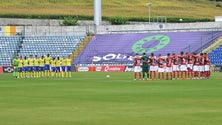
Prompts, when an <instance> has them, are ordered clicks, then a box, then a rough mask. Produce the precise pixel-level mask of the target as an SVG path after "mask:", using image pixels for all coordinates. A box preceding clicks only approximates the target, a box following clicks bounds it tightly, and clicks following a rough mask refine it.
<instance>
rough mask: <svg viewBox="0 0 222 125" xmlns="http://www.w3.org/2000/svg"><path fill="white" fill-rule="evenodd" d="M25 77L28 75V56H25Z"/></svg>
mask: <svg viewBox="0 0 222 125" xmlns="http://www.w3.org/2000/svg"><path fill="white" fill-rule="evenodd" d="M23 77H24V78H27V77H28V60H27V58H26V56H25V57H24V60H23Z"/></svg>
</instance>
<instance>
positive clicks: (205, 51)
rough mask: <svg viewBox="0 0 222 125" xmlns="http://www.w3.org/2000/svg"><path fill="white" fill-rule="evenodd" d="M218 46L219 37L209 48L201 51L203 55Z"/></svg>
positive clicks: (221, 39) (221, 40)
mask: <svg viewBox="0 0 222 125" xmlns="http://www.w3.org/2000/svg"><path fill="white" fill-rule="evenodd" d="M220 45H222V36H221V37H219V38H218V39H217V40H216V41H215V42H214V43H213V44H211V45H210V46H209V47H207V48H206V49H204V50H203V52H204V53H210V52H212V51H213V50H214V49H216V48H218V47H219V46H220Z"/></svg>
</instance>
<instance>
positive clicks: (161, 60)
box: [157, 56, 164, 68]
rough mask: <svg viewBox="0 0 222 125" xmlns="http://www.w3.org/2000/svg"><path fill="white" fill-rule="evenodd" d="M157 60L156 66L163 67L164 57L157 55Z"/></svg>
mask: <svg viewBox="0 0 222 125" xmlns="http://www.w3.org/2000/svg"><path fill="white" fill-rule="evenodd" d="M157 62H158V67H160V68H163V67H164V58H163V57H162V56H161V57H158V59H157Z"/></svg>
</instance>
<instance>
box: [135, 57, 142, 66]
mask: <svg viewBox="0 0 222 125" xmlns="http://www.w3.org/2000/svg"><path fill="white" fill-rule="evenodd" d="M140 63H141V60H140V58H138V57H136V58H134V66H140Z"/></svg>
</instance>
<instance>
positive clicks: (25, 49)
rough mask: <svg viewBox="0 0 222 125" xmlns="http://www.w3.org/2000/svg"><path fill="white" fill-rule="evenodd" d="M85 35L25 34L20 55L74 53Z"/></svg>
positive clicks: (63, 54)
mask: <svg viewBox="0 0 222 125" xmlns="http://www.w3.org/2000/svg"><path fill="white" fill-rule="evenodd" d="M84 37H85V35H78V36H25V38H24V40H23V42H22V44H21V46H22V47H21V48H20V52H19V53H18V55H19V56H29V55H38V56H42V55H47V54H50V56H51V57H57V56H59V57H63V56H66V57H67V56H68V55H70V54H72V52H73V51H74V50H75V49H76V48H77V47H78V45H79V44H80V43H81V41H82V40H83V39H84Z"/></svg>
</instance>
